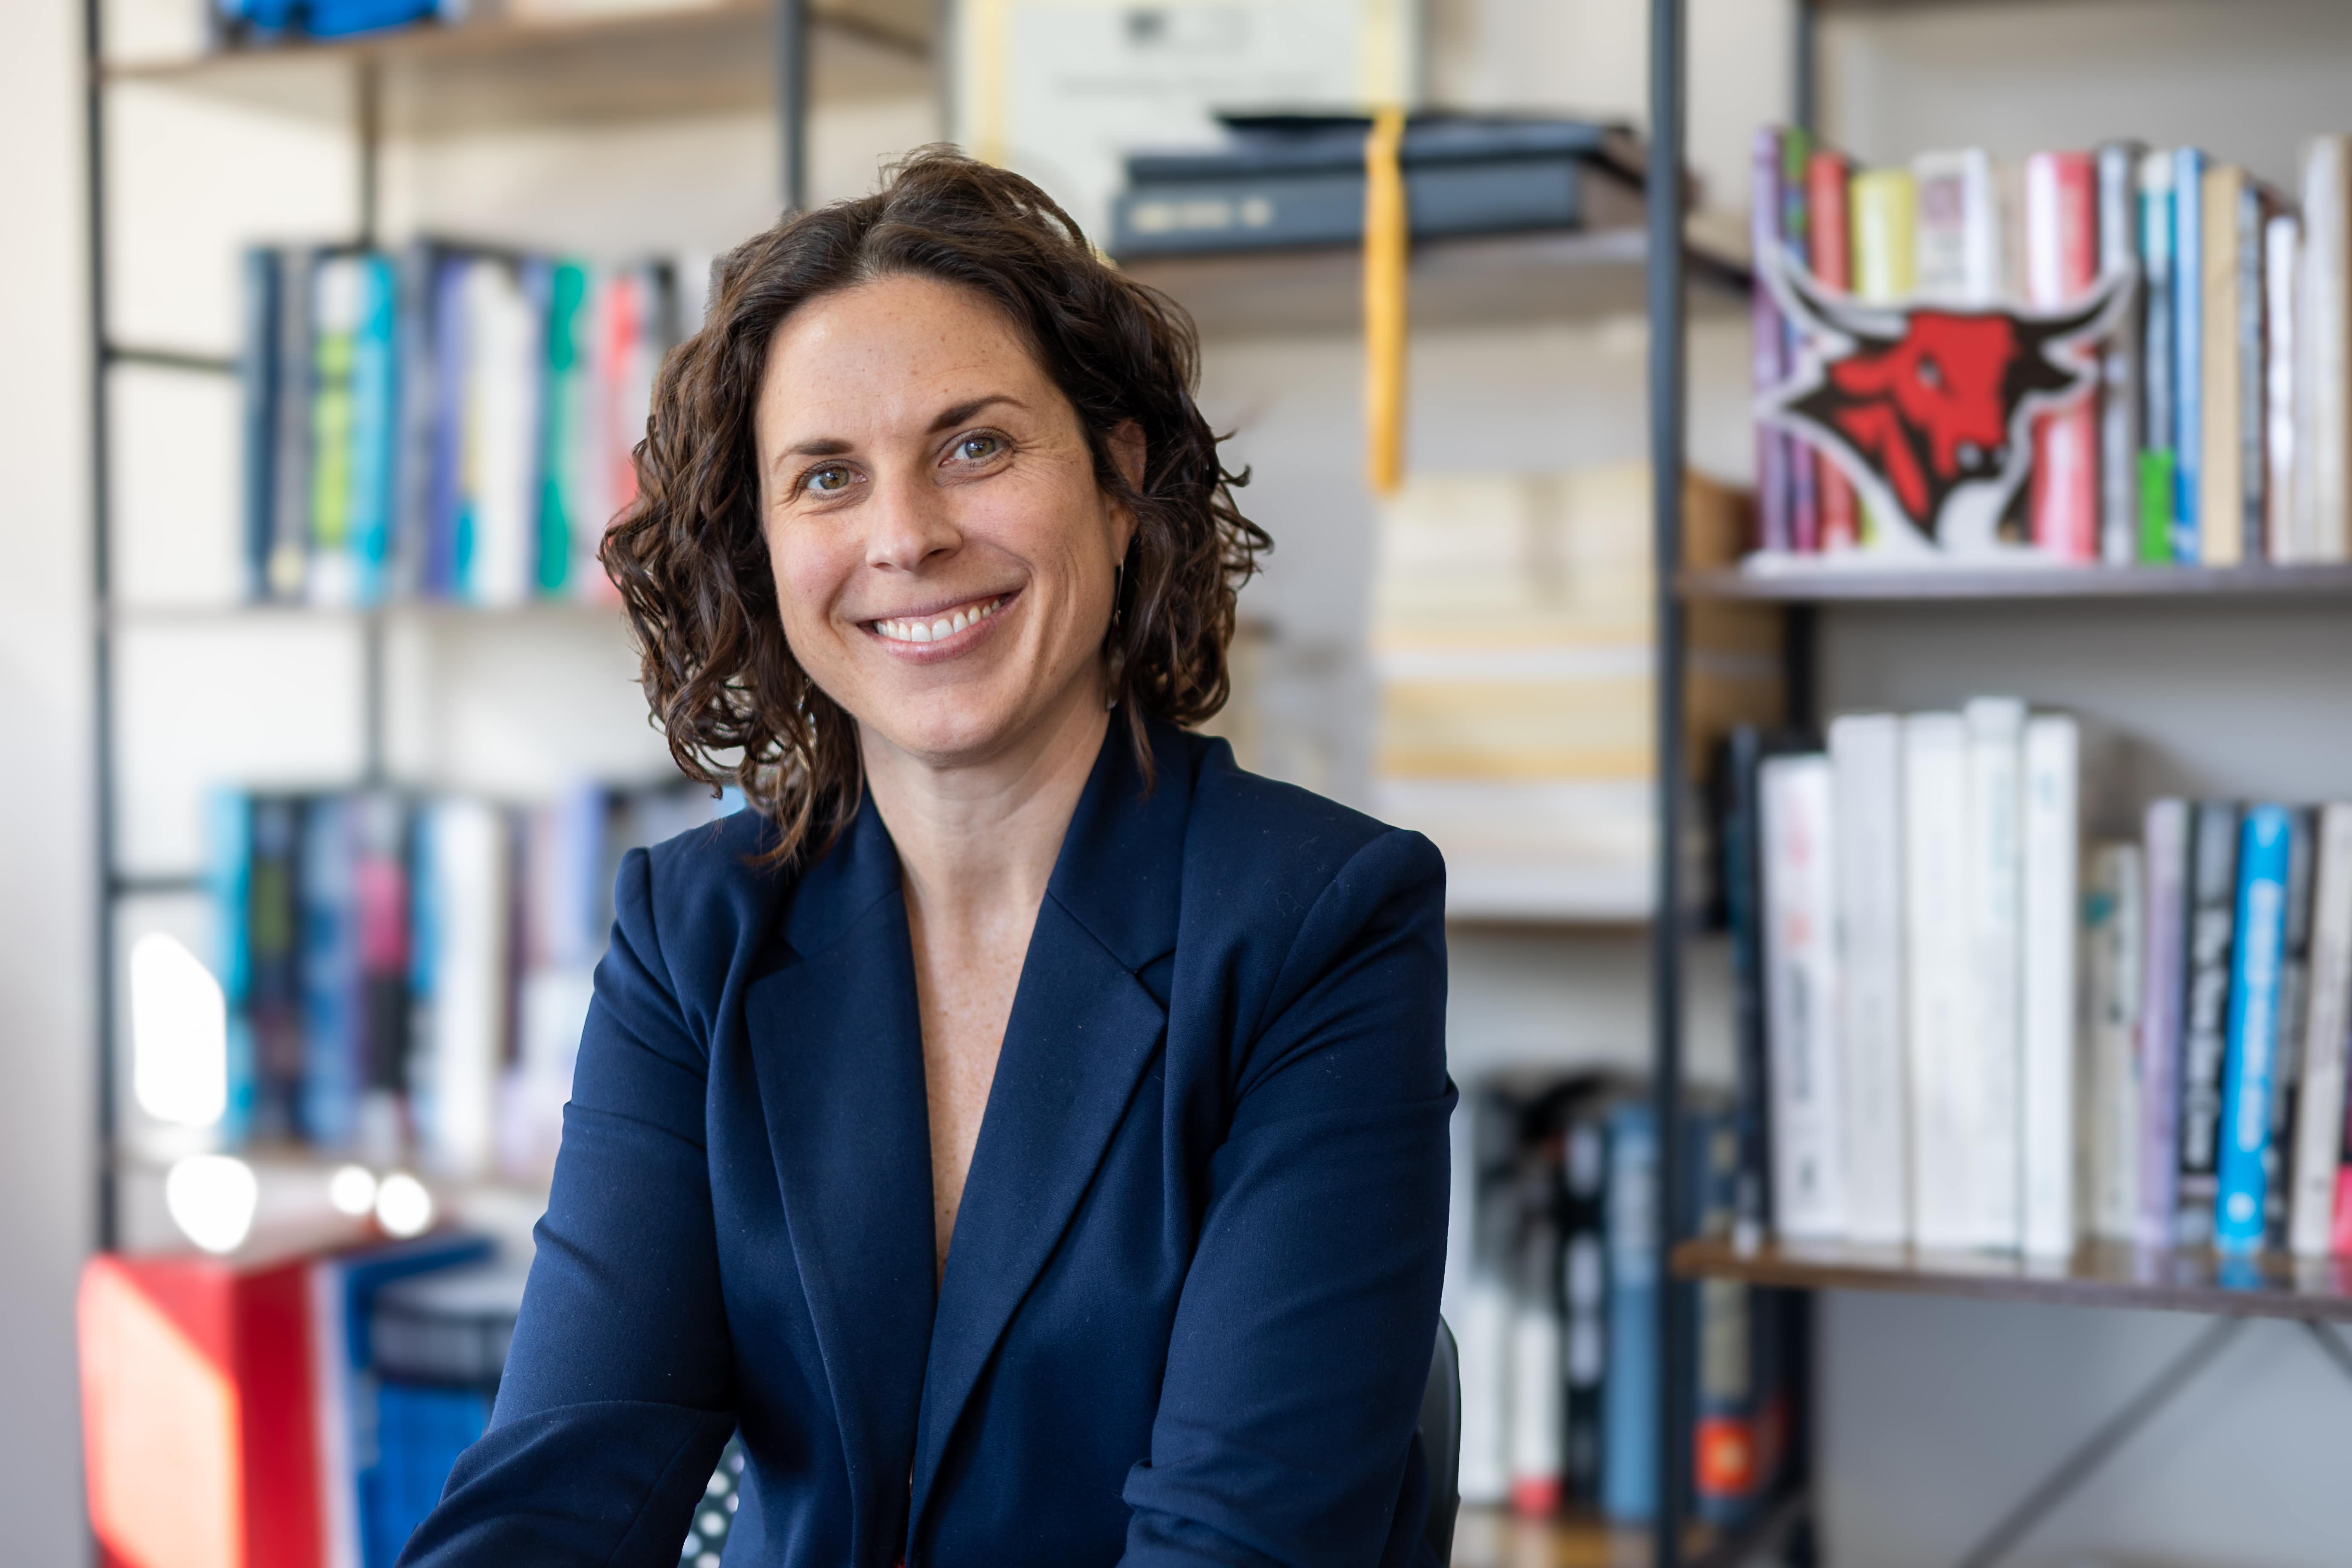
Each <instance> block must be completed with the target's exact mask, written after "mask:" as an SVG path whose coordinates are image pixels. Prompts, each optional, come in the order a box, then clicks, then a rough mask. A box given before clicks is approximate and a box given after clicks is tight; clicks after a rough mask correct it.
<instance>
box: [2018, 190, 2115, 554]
mask: <svg viewBox="0 0 2352 1568" xmlns="http://www.w3.org/2000/svg"><path fill="white" fill-rule="evenodd" d="M2099 196H2100V192H2099V185H2098V170H2097V168H2096V166H2095V163H2093V160H2092V156H2091V154H2089V153H2035V154H2034V155H2033V156H2032V157H2031V158H2029V159H2027V160H2026V163H2025V256H2026V298H2027V301H2028V302H2029V303H2031V304H2032V305H2034V306H2036V307H2037V308H2039V309H2042V310H2057V309H2059V308H2060V307H2062V306H2064V305H2067V304H2070V303H2072V302H2074V300H2079V299H2081V298H2083V297H2084V295H2086V294H2087V293H2088V292H2089V291H2090V289H2091V286H2092V284H2093V283H2094V282H2095V281H2096V279H2097V278H2098V271H2099V260H2100V257H2099ZM2098 419H2099V415H2098V409H2097V407H2096V406H2095V401H2094V399H2093V398H2092V397H2091V396H2090V395H2089V394H2087V393H2086V394H2085V395H2084V397H2083V399H2082V400H2081V401H2080V402H2078V403H2076V404H2074V405H2072V406H2069V407H2066V408H2062V409H2056V410H2053V411H2052V412H2050V413H2047V414H2043V415H2040V416H2036V417H2035V419H2034V421H2033V470H2032V481H2031V486H2032V488H2031V489H2030V491H2029V497H2028V502H2027V505H2028V510H2029V516H2030V519H2031V532H2032V540H2033V542H2034V544H2035V545H2036V546H2037V547H2038V548H2039V549H2041V550H2042V551H2043V552H2046V553H2048V554H2051V555H2053V556H2055V557H2057V558H2058V559H2059V560H2061V561H2096V560H2098V559H2099V558H2100V544H2099V539H2100V469H2099V454H2098V435H2099V430H2098Z"/></svg>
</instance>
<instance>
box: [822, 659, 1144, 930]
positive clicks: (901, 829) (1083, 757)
mask: <svg viewBox="0 0 2352 1568" xmlns="http://www.w3.org/2000/svg"><path fill="white" fill-rule="evenodd" d="M1108 721H1109V714H1108V712H1107V711H1106V710H1105V709H1104V707H1103V705H1102V701H1101V699H1100V698H1099V697H1098V696H1095V697H1092V699H1091V700H1087V697H1086V696H1081V697H1080V698H1079V699H1078V700H1074V701H1067V702H1063V703H1059V704H1056V710H1055V711H1054V712H1052V713H1050V714H1047V715H1044V716H1041V722H1039V723H1038V724H1036V725H1035V726H1034V728H1033V729H1032V730H1031V731H1030V732H1029V733H1028V734H1026V735H1024V736H1023V737H1021V738H1020V739H1019V740H1017V741H1015V742H1013V744H1012V745H1009V746H1007V747H1005V748H1003V750H1002V751H1000V752H996V753H993V754H992V755H990V756H988V757H987V758H985V759H982V760H978V761H970V762H957V763H947V764H941V763H934V762H930V761H927V760H925V759H923V758H920V757H917V756H915V755H913V754H911V753H908V752H902V751H899V750H898V748H896V747H894V746H892V745H891V744H890V743H889V742H887V741H884V740H882V739H881V738H880V737H878V736H877V735H876V734H875V733H874V732H873V731H871V730H864V731H862V733H861V742H862V749H863V751H864V753H865V763H866V789H867V790H868V792H869V793H870V794H871V795H873V797H874V805H875V807H876V809H877V810H878V811H879V812H880V813H881V814H882V821H883V824H884V825H885V826H887V827H888V828H889V830H890V838H891V842H892V843H893V844H894V845H896V846H897V847H898V863H899V868H900V870H901V873H902V875H903V876H904V878H905V881H906V889H907V896H908V901H909V902H911V903H912V904H914V905H915V906H916V908H917V910H919V916H918V918H919V919H920V920H921V921H922V922H923V923H924V924H925V925H927V926H929V927H931V928H932V929H933V930H934V931H939V930H940V929H941V928H942V927H945V928H946V929H949V930H954V929H958V928H961V929H962V930H964V931H974V930H976V929H984V928H986V927H988V926H992V925H994V924H997V923H998V922H999V921H1003V919H1004V918H1005V917H1006V916H1008V915H1010V916H1013V917H1014V918H1015V919H1017V920H1018V921H1020V923H1021V924H1022V925H1023V926H1024V927H1025V926H1026V925H1027V923H1028V921H1030V920H1032V919H1034V916H1035V911H1036V910H1037V907H1038V905H1039V904H1040V903H1041V902H1042V901H1043V900H1044V899H1045V885H1046V883H1047V882H1048V881H1049V880H1051V879H1052V877H1053V874H1054V862H1055V859H1056V858H1058V857H1059V855H1060V854H1061V849H1062V838H1063V836H1064V835H1065V834H1066V832H1067V831H1068V829H1069V826H1070V817H1071V816H1072V815H1073V814H1074V813H1075V812H1076V810H1077V805H1078V796H1079V795H1082V794H1084V793H1085V791H1086V787H1087V779H1088V777H1090V776H1091V775H1092V773H1093V772H1094V765H1095V759H1096V757H1097V755H1098V754H1099V752H1101V750H1102V742H1103V734H1104V731H1105V730H1106V728H1107V727H1108Z"/></svg>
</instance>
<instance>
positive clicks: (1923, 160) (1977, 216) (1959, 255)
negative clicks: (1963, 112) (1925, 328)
mask: <svg viewBox="0 0 2352 1568" xmlns="http://www.w3.org/2000/svg"><path fill="white" fill-rule="evenodd" d="M1911 178H1912V180H1913V182H1914V184H1915V185H1916V189H1917V191H1918V205H1917V207H1916V212H1917V215H1918V216H1917V225H1918V227H1917V231H1916V250H1915V260H1914V267H1915V269H1916V278H1917V287H1918V291H1919V297H1920V298H1921V299H1923V300H1941V301H1943V302H1945V303H1948V304H1955V305H1990V304H1992V303H1995V302H1996V301H1997V300H2000V297H2001V295H2002V293H2003V291H2004V286H2005V285H2006V283H2007V281H2008V279H2007V272H2006V268H2005V265H2004V262H2005V257H2006V251H2005V248H2004V247H2003V245H2002V237H2001V229H2002V225H2001V206H2002V202H2001V189H2000V178H1999V176H1998V174H1997V173H1996V171H1995V169H1994V166H1993V161H1992V155H1991V154H1990V153H1987V152H1986V151H1985V150H1984V149H1983V148H1981V147H1969V148H1965V149H1963V150H1961V151H1959V152H1957V153H1920V154H1919V155H1918V156H1916V157H1915V158H1913V159H1912V160H1911Z"/></svg>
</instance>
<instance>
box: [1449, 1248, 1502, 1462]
mask: <svg viewBox="0 0 2352 1568" xmlns="http://www.w3.org/2000/svg"><path fill="white" fill-rule="evenodd" d="M1511 1327H1512V1324H1511V1290H1510V1287H1509V1286H1508V1285H1507V1283H1505V1282H1504V1280H1503V1279H1501V1278H1500V1277H1498V1276H1497V1275H1496V1274H1495V1273H1494V1272H1493V1271H1492V1270H1491V1269H1488V1268H1473V1270H1472V1271H1471V1274H1470V1282H1469V1284H1468V1285H1467V1286H1465V1288H1464V1289H1463V1292H1462V1321H1460V1322H1459V1323H1457V1324H1455V1325H1454V1328H1455V1335H1454V1346H1455V1354H1456V1356H1457V1357H1458V1358H1459V1360H1460V1363H1461V1369H1462V1458H1461V1473H1460V1478H1459V1479H1458V1480H1457V1481H1456V1483H1455V1484H1456V1487H1457V1488H1458V1489H1459V1490H1460V1491H1461V1493H1462V1500H1463V1501H1464V1502H1466V1503H1470V1504H1472V1505H1474V1506H1478V1507H1491V1506H1493V1505H1495V1504H1498V1503H1504V1502H1507V1501H1509V1500H1510V1497H1511Z"/></svg>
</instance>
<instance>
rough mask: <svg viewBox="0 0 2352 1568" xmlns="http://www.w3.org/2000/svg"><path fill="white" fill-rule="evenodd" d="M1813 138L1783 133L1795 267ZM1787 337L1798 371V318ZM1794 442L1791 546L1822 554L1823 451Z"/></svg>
mask: <svg viewBox="0 0 2352 1568" xmlns="http://www.w3.org/2000/svg"><path fill="white" fill-rule="evenodd" d="M1812 146H1813V142H1812V137H1811V135H1810V134H1808V133H1807V132H1805V131H1804V130H1803V129H1802V128H1801V127H1798V126H1791V127H1790V128H1789V129H1788V130H1787V131H1785V132H1782V133H1781V137H1780V248H1781V254H1782V255H1783V256H1785V257H1787V258H1788V259H1789V262H1790V265H1791V266H1793V267H1802V266H1804V265H1805V259H1806V257H1807V255H1808V253H1809V252H1810V250H1811V245H1812V241H1811V237H1810V231H1811V226H1812V219H1811V195H1810V193H1809V191H1808V188H1807V176H1806V168H1805V166H1806V164H1807V163H1809V162H1811V157H1812ZM1780 331H1781V332H1782V333H1783V335H1784V336H1785V337H1786V339H1787V346H1786V347H1785V348H1784V350H1783V351H1782V353H1783V356H1784V363H1785V364H1786V365H1787V366H1788V367H1789V368H1790V369H1794V368H1795V366H1796V363H1797V351H1798V332H1797V324H1796V323H1795V322H1794V321H1783V322H1781V323H1780ZM1786 439H1787V440H1788V443H1789V452H1788V462H1789V545H1790V549H1792V550H1795V551H1797V552H1800V553H1801V554H1806V555H1818V554H1819V553H1821V548H1822V503H1821V487H1820V485H1819V483H1818V482H1817V480H1818V478H1819V474H1820V467H1821V465H1820V460H1819V455H1818V454H1817V453H1815V452H1814V451H1813V449H1812V448H1811V447H1810V446H1809V445H1808V444H1807V443H1805V442H1804V441H1802V440H1801V439H1799V438H1798V437H1794V436H1790V437H1786Z"/></svg>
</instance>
